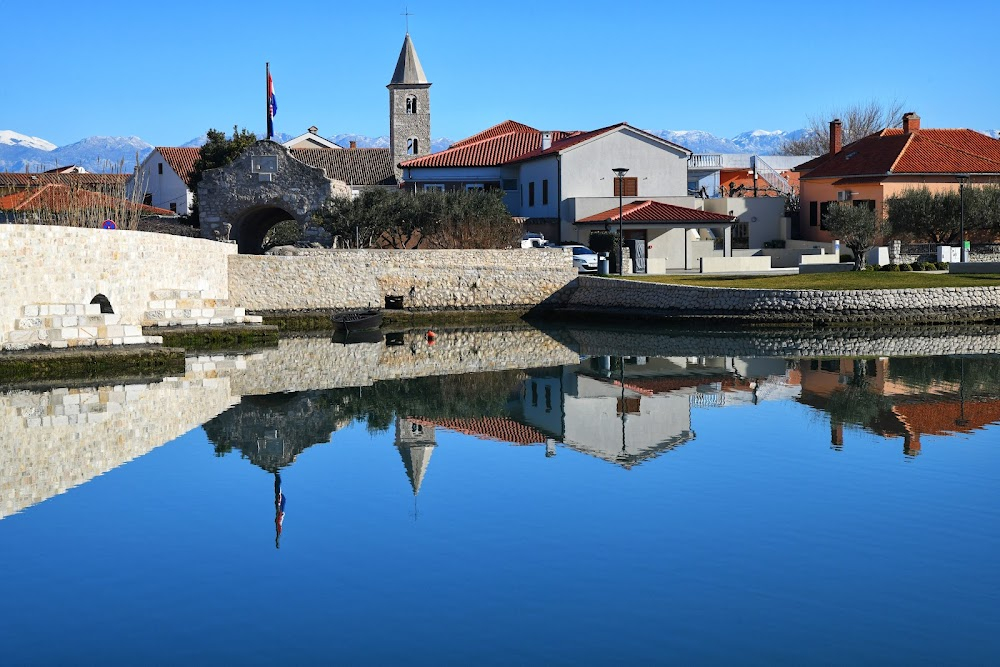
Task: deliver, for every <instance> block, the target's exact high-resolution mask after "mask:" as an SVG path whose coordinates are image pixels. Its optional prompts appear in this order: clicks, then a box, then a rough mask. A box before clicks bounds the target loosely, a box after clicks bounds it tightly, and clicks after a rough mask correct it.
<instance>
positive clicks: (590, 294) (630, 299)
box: [568, 276, 1000, 322]
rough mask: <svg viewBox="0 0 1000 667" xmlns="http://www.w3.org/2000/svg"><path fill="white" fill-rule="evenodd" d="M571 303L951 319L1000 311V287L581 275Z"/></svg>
mask: <svg viewBox="0 0 1000 667" xmlns="http://www.w3.org/2000/svg"><path fill="white" fill-rule="evenodd" d="M568 304H569V305H570V306H571V307H574V308H580V309H594V310H598V311H600V310H605V311H611V312H620V311H625V312H628V311H632V312H635V313H637V314H643V315H665V316H679V317H694V316H704V315H711V316H716V315H724V316H732V317H739V318H740V319H742V320H756V321H762V322H771V321H781V322H811V321H815V320H823V321H838V322H851V321H864V322H872V321H874V322H892V321H914V322H928V321H935V322H954V321H956V320H960V319H964V320H967V321H972V320H983V319H993V318H996V317H997V316H998V315H1000V287H940V288H933V289H877V290H849V291H834V290H768V289H726V288H718V287H695V286H691V285H666V284H657V283H645V282H643V283H639V282H634V281H622V280H614V279H611V280H609V279H606V278H592V277H589V276H581V277H580V280H579V282H578V289H576V290H575V291H574V292H573V294H572V295H571V296H570V297H569V298H568Z"/></svg>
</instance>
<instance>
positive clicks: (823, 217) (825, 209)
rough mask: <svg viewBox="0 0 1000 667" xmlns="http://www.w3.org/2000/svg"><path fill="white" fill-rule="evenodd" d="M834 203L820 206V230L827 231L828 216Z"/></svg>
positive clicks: (825, 203)
mask: <svg viewBox="0 0 1000 667" xmlns="http://www.w3.org/2000/svg"><path fill="white" fill-rule="evenodd" d="M832 203H833V202H829V201H825V202H823V203H822V204H820V205H819V228H820V229H823V230H825V229H826V216H827V214H828V213H829V212H830V204H832Z"/></svg>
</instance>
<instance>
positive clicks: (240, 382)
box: [230, 329, 580, 395]
mask: <svg viewBox="0 0 1000 667" xmlns="http://www.w3.org/2000/svg"><path fill="white" fill-rule="evenodd" d="M579 360H580V357H579V355H578V354H576V353H575V352H573V351H572V350H570V349H569V348H568V347H566V346H565V345H563V344H562V343H560V342H558V341H556V340H554V339H553V338H551V337H550V336H548V335H547V334H545V333H543V332H541V331H538V330H537V329H520V330H513V331H477V330H472V329H468V330H454V331H447V330H446V331H441V332H439V333H438V337H437V339H436V341H435V343H434V345H428V343H427V340H426V339H425V338H424V336H423V334H421V333H416V332H409V333H406V334H404V339H403V345H399V346H386V345H385V343H356V344H353V345H341V344H339V343H332V342H331V341H330V339H328V338H291V339H284V340H282V341H280V342H279V343H278V347H277V348H271V349H267V350H264V351H263V352H261V353H260V359H259V360H257V361H254V362H253V363H249V364H247V368H246V370H241V371H238V372H235V373H233V375H232V376H231V378H230V379H231V382H232V387H233V391H234V392H236V393H238V394H240V395H253V394H270V393H274V392H278V391H305V390H308V389H333V388H338V387H364V386H369V385H371V384H372V383H374V382H376V381H378V380H390V379H399V378H412V377H426V376H430V375H451V374H456V373H478V372H483V371H498V370H508V369H516V368H532V367H543V366H559V365H562V364H575V363H578V362H579Z"/></svg>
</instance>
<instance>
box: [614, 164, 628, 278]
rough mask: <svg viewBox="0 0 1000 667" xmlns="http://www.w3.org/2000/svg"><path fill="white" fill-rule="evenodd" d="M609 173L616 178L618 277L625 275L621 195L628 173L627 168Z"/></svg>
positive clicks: (618, 168) (619, 168)
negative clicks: (613, 173) (613, 174)
mask: <svg viewBox="0 0 1000 667" xmlns="http://www.w3.org/2000/svg"><path fill="white" fill-rule="evenodd" d="M611 171H613V172H615V175H616V176H617V177H618V275H620V276H621V275H624V274H625V253H624V251H623V250H622V244H623V243H624V242H623V240H622V237H623V236H624V233H623V231H622V195H624V194H625V174H627V173H628V168H627V167H615V168H614V169H612V170H611Z"/></svg>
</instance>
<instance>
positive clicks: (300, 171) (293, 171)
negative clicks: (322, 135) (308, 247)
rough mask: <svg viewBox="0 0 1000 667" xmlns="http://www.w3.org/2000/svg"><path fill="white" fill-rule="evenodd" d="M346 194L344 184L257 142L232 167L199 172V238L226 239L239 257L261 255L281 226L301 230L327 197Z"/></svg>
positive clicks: (285, 151) (280, 149) (273, 145)
mask: <svg viewBox="0 0 1000 667" xmlns="http://www.w3.org/2000/svg"><path fill="white" fill-rule="evenodd" d="M313 150H325V149H313ZM338 150H340V149H338ZM350 196H351V189H350V188H349V187H347V184H346V183H344V182H343V181H338V180H334V179H331V178H327V176H326V172H325V171H324V170H323V169H320V168H318V167H312V166H309V165H307V164H304V163H303V162H300V161H298V160H296V159H295V158H294V157H292V154H291V152H290V151H289V150H288V149H287V148H285V147H284V146H282V145H281V144H278V143H275V142H273V141H258V142H257V143H255V144H253V145H251V146H248V147H247V148H246V150H244V151H243V153H242V154H241V155H240V156H239V157H238V158H236V160H234V161H233V163H232V164H229V165H227V166H225V167H219V168H218V169H209V170H208V171H206V172H204V174H202V179H201V182H200V183H199V184H198V205H199V207H200V209H201V213H200V217H201V234H202V236H204V237H206V238H220V239H226V238H227V237H228V239H230V240H233V241H236V242H237V243H238V244H239V250H240V252H241V253H249V254H260V253H261V252H262V248H261V246H262V244H263V241H264V235H265V234H267V232H268V230H269V229H271V228H272V227H274V226H275V225H276V224H278V223H279V222H282V221H284V220H297V221H298V222H299V224H301V225H303V226H305V225H306V224H307V223H308V222H309V221H310V220H311V219H312V217H313V215H314V214H315V213H317V212H318V211H320V209H321V208H322V206H323V204H324V203H325V202H326V200H327V199H328V198H329V197H350Z"/></svg>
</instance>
